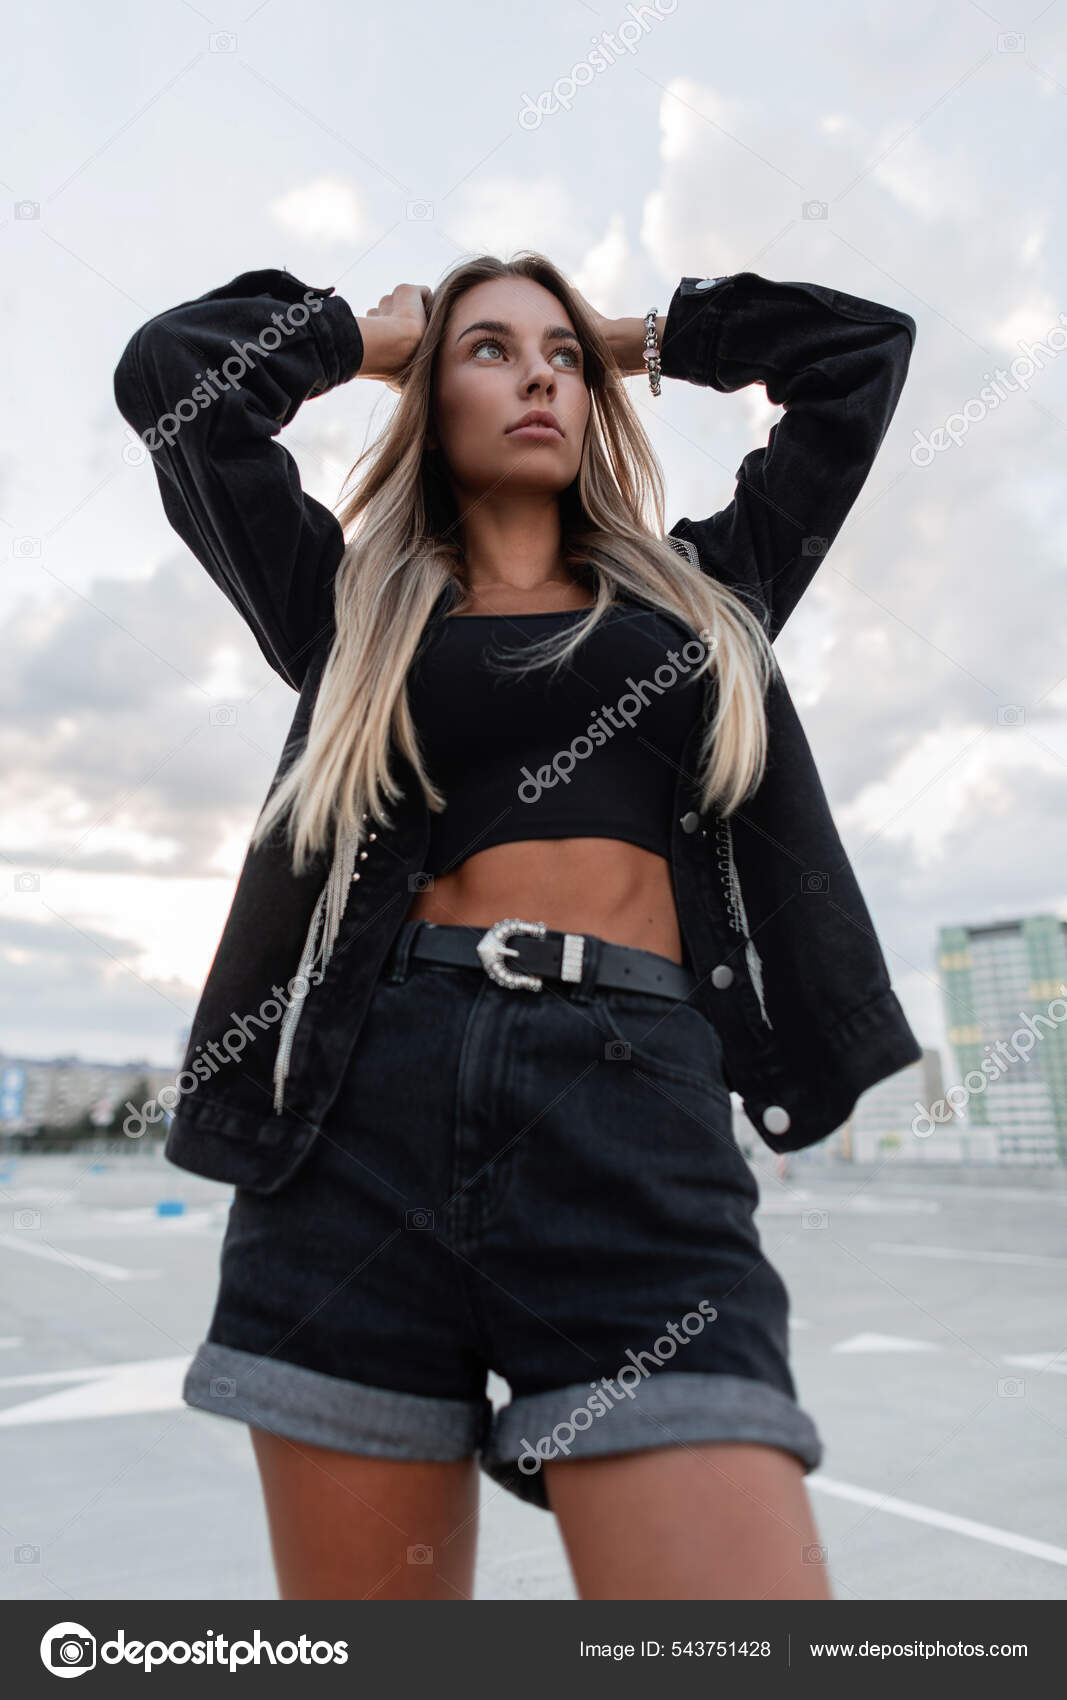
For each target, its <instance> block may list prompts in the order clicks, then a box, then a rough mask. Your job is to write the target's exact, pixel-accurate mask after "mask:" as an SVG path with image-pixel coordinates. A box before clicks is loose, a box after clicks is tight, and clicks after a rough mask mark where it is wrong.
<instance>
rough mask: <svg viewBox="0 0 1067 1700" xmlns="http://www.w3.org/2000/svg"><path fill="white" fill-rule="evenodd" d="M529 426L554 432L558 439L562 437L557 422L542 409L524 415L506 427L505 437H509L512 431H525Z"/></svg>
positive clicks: (561, 429)
mask: <svg viewBox="0 0 1067 1700" xmlns="http://www.w3.org/2000/svg"><path fill="white" fill-rule="evenodd" d="M530 426H539V427H540V428H541V429H547V430H550V431H554V432H555V433H556V435H557V436H559V437H562V436H563V427H562V425H561V424H560V422H559V420H558V419H557V418H556V417H555V415H554V414H551V413H546V412H545V411H544V410H543V409H535V410H534V411H533V412H532V413H524V414H523V416H522V418H521V419H518V420H516V422H515V424H514V425H509V426H508V429H507V432H506V435H507V436H509V437H510V436H511V434H512V432H513V431H525V430H526V429H527V428H528V427H530Z"/></svg>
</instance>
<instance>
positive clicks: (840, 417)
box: [662, 272, 915, 641]
mask: <svg viewBox="0 0 1067 1700" xmlns="http://www.w3.org/2000/svg"><path fill="white" fill-rule="evenodd" d="M914 341H915V321H914V319H912V318H911V317H910V316H909V314H907V313H904V312H901V311H899V310H898V309H896V308H893V307H882V306H879V305H878V304H877V303H876V302H873V301H864V300H862V299H860V298H859V297H858V296H854V295H845V294H842V293H841V291H840V290H836V289H828V288H823V287H821V286H820V285H818V284H814V283H774V282H771V281H770V280H769V279H767V278H763V277H759V276H757V274H756V273H755V272H737V273H735V274H734V275H733V276H732V277H721V278H695V277H685V278H683V279H682V281H681V283H680V284H679V286H678V288H677V290H676V291H675V293H674V296H673V298H672V300H671V304H670V307H669V309H668V311H667V317H666V323H665V325H664V329H663V335H662V371H663V375H664V376H665V377H668V378H684V379H685V380H687V382H689V383H691V384H700V385H703V386H705V387H707V388H709V389H714V390H720V391H723V392H729V391H733V390H739V389H742V388H743V387H744V386H745V385H746V384H754V383H762V384H764V385H765V386H766V391H767V398H768V400H769V401H772V402H774V403H775V404H776V405H782V406H784V408H785V413H784V415H783V417H782V418H781V419H779V420H778V421H777V423H776V424H775V425H773V426H772V427H771V431H770V435H769V437H768V439H767V443H766V446H765V447H764V448H761V449H753V450H752V451H751V452H750V453H749V454H747V455H746V456H745V458H744V460H743V461H742V462H741V465H740V466H739V468H738V470H737V475H736V477H737V485H736V489H735V492H734V496H733V500H732V501H731V502H730V503H729V504H728V505H727V506H726V507H724V508H722V509H721V510H720V511H719V512H718V513H714V514H712V515H711V516H710V518H708V519H702V520H693V519H680V520H679V521H678V522H677V523H676V524H675V525H674V526H672V527H671V536H673V537H679V538H683V539H687V540H689V541H690V542H691V543H692V544H693V545H694V546H695V547H696V550H697V553H698V555H699V557H700V561H701V565H702V567H703V568H704V570H705V571H707V572H709V573H711V574H713V575H714V576H715V577H716V578H719V579H722V580H723V581H724V582H725V583H728V584H729V585H730V587H731V588H732V589H735V590H737V591H738V592H739V593H741V594H742V595H744V596H745V598H746V600H747V601H748V602H749V604H750V606H752V607H753V608H754V611H755V612H757V613H758V614H759V615H760V616H761V617H762V618H763V621H764V625H765V627H766V628H767V631H768V635H769V636H770V638H771V639H772V641H773V639H774V638H776V637H777V635H778V633H779V632H780V631H781V629H782V627H783V625H784V624H785V622H786V620H787V618H788V616H789V615H790V614H791V613H792V611H793V609H794V608H795V607H796V604H797V602H798V601H799V600H800V597H801V596H802V595H803V593H804V591H805V590H806V589H807V587H808V585H809V584H810V582H811V580H812V578H813V576H814V574H815V572H816V569H817V568H818V566H819V563H820V561H822V560H823V559H824V558H825V555H826V552H827V550H828V549H829V547H830V545H831V544H832V543H833V541H834V538H835V537H836V536H837V534H838V532H839V531H840V529H841V527H842V525H843V524H844V521H845V519H846V517H847V515H848V512H849V510H850V508H851V507H852V504H853V503H854V502H855V500H856V497H857V496H858V495H859V493H860V491H861V489H862V488H863V485H864V482H865V480H866V478H867V474H868V473H869V472H870V470H871V466H872V464H873V462H874V458H875V456H876V454H877V453H878V449H879V447H880V445H881V442H882V438H883V437H884V436H885V433H886V431H887V430H888V428H889V422H890V420H891V419H892V417H893V413H894V410H895V408H896V405H897V402H898V400H899V399H900V392H901V390H902V388H903V386H904V380H905V378H906V377H907V372H908V363H909V360H910V358H911V350H912V346H913V344H914Z"/></svg>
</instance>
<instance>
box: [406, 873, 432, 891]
mask: <svg viewBox="0 0 1067 1700" xmlns="http://www.w3.org/2000/svg"><path fill="white" fill-rule="evenodd" d="M408 890H409V891H432V890H433V875H432V874H409V875H408Z"/></svg>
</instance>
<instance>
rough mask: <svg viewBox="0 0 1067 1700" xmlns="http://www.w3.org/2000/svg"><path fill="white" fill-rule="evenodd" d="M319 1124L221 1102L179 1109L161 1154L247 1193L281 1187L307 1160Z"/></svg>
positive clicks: (207, 1178)
mask: <svg viewBox="0 0 1067 1700" xmlns="http://www.w3.org/2000/svg"><path fill="white" fill-rule="evenodd" d="M318 1132H319V1130H318V1128H317V1127H315V1126H313V1125H312V1124H311V1123H310V1122H303V1123H301V1122H298V1121H296V1120H295V1118H292V1117H286V1118H284V1119H283V1118H280V1117H277V1116H272V1117H264V1118H262V1120H261V1119H260V1118H258V1117H256V1116H252V1115H250V1114H249V1113H248V1111H247V1110H240V1109H238V1108H236V1107H235V1106H227V1105H225V1104H211V1105H198V1106H197V1107H196V1110H195V1111H194V1109H193V1106H192V1105H189V1106H188V1107H187V1108H186V1109H185V1111H184V1112H183V1111H182V1110H181V1109H180V1108H179V1110H178V1111H177V1112H176V1113H175V1116H174V1120H173V1121H172V1122H171V1125H170V1127H169V1129H168V1131H167V1137H166V1141H165V1143H164V1146H163V1155H164V1157H166V1159H167V1161H168V1162H169V1163H173V1164H174V1165H175V1167H176V1168H179V1169H185V1170H187V1171H188V1172H189V1173H190V1174H193V1175H201V1176H202V1177H203V1178H204V1179H205V1180H212V1181H223V1182H225V1183H226V1184H228V1185H230V1186H234V1187H241V1188H242V1189H243V1190H244V1191H245V1192H259V1193H272V1192H280V1191H281V1189H282V1187H284V1186H286V1185H287V1184H288V1182H289V1181H290V1180H291V1179H292V1178H293V1176H294V1175H295V1174H296V1171H297V1169H299V1168H300V1166H301V1164H302V1163H303V1162H304V1161H305V1160H306V1158H307V1157H308V1155H309V1153H310V1152H311V1150H312V1147H313V1146H314V1144H315V1141H316V1139H317V1137H318Z"/></svg>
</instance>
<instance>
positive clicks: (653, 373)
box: [641, 307, 662, 395]
mask: <svg viewBox="0 0 1067 1700" xmlns="http://www.w3.org/2000/svg"><path fill="white" fill-rule="evenodd" d="M641 358H642V359H643V360H644V361H645V363H646V364H647V366H648V381H649V384H650V386H651V389H652V394H653V395H659V393H660V388H659V380H660V375H661V371H662V368H661V365H660V350H659V343H658V342H657V340H656V309H655V307H650V308H649V310H648V312H647V313H646V314H645V346H644V349H643V351H642V356H641Z"/></svg>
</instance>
